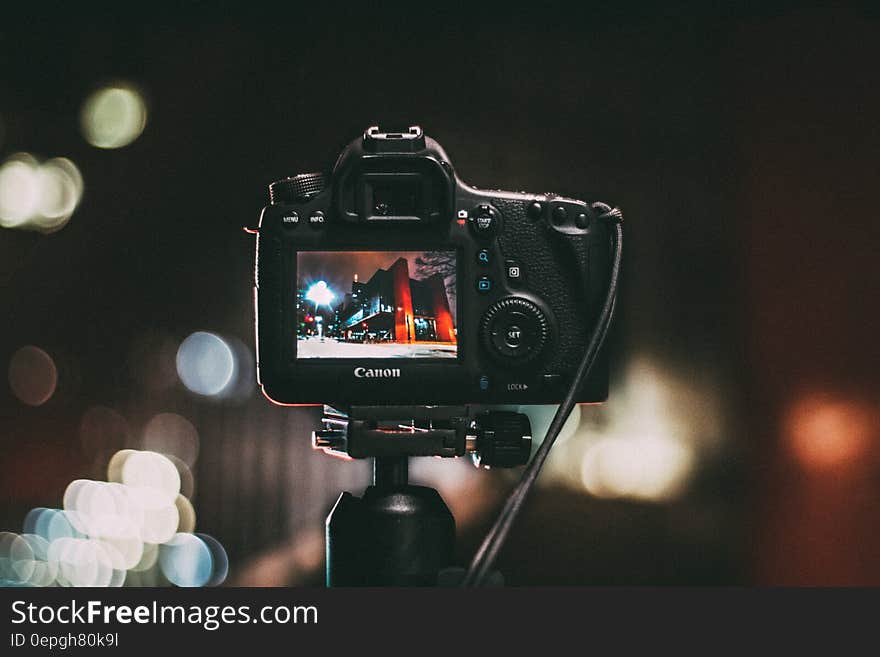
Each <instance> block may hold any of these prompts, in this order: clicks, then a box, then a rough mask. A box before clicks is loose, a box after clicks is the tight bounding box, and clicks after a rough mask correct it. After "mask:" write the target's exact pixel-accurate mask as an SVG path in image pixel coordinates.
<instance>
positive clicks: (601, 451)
mask: <svg viewBox="0 0 880 657" xmlns="http://www.w3.org/2000/svg"><path fill="white" fill-rule="evenodd" d="M693 461H694V455H693V452H692V451H691V450H690V449H689V448H688V447H687V446H686V445H684V444H682V443H680V442H677V441H675V440H672V439H669V438H666V437H660V436H653V437H649V438H637V437H615V438H606V439H603V440H600V441H599V442H597V443H595V444H593V445H590V447H589V448H588V449H587V451H586V453H585V454H584V458H583V463H582V466H581V468H582V469H581V476H582V479H583V483H584V486H585V487H586V489H587V490H588V491H589V492H590V493H591V494H593V495H596V496H597V497H629V498H633V499H640V500H651V501H662V500H666V499H669V498H672V497H675V496H676V495H677V494H679V493H680V492H681V490H682V488H683V486H684V484H685V482H686V480H687V476H688V474H689V473H690V471H691V469H692V468H693Z"/></svg>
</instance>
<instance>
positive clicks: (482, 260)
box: [477, 249, 489, 265]
mask: <svg viewBox="0 0 880 657" xmlns="http://www.w3.org/2000/svg"><path fill="white" fill-rule="evenodd" d="M477 264H480V265H488V264H489V249H480V250H479V251H477Z"/></svg>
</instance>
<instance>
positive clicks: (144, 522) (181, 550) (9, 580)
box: [0, 407, 229, 586]
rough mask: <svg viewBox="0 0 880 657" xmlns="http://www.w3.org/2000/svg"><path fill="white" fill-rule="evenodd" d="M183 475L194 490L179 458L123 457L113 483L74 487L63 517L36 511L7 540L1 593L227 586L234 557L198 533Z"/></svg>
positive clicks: (0, 549) (1, 536)
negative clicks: (31, 589) (69, 588)
mask: <svg viewBox="0 0 880 657" xmlns="http://www.w3.org/2000/svg"><path fill="white" fill-rule="evenodd" d="M96 408H100V407H96ZM104 410H108V409H104ZM102 415H104V414H103V411H102V412H101V413H97V414H96V415H95V416H96V417H100V416H102ZM117 415H118V414H115V412H112V413H111V414H110V415H105V418H106V417H110V418H113V419H114V422H115V421H116V420H118V418H117ZM99 424H100V423H99ZM181 472H186V473H188V477H189V480H190V483H189V484H188V485H189V487H190V489H191V488H192V474H191V472H190V470H189V467H188V466H187V465H186V464H185V463H184V462H183V461H181V460H180V459H179V458H177V457H176V456H171V455H168V456H166V455H163V454H159V453H157V452H151V451H141V450H134V449H123V450H119V451H118V452H117V453H116V454H114V455H113V456H112V457H111V458H110V461H109V463H108V464H107V473H108V478H109V479H111V481H96V480H91V479H77V480H74V481H72V482H70V484H69V485H68V486H67V488H66V489H65V491H64V498H63V507H64V508H63V509H50V508H45V507H37V508H34V509H31V510H30V511H29V512H28V513H27V515H26V516H25V518H24V522H23V533H22V534H15V533H11V532H0V586H165V585H168V584H176V585H178V586H206V585H207V586H215V585H218V584H220V583H222V582H223V581H224V580H225V579H226V577H227V574H228V571H229V560H228V557H227V555H226V551H225V549H224V548H223V546H222V545H221V544H220V543H219V542H218V541H217V540H216V539H214V538H212V537H211V536H208V535H206V534H198V535H196V534H194V533H193V532H194V530H195V527H196V513H195V509H194V508H193V505H192V503H191V502H190V500H189V499H188V498H187V497H186V496H185V495H183V494H182V493H181V492H179V491H180V486H181V480H180V473H181Z"/></svg>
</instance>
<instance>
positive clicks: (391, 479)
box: [373, 456, 409, 488]
mask: <svg viewBox="0 0 880 657" xmlns="http://www.w3.org/2000/svg"><path fill="white" fill-rule="evenodd" d="M408 483H409V458H408V457H406V456H377V457H376V458H374V459H373V485H374V486H375V487H376V488H396V487H398V486H406V485H407V484H408Z"/></svg>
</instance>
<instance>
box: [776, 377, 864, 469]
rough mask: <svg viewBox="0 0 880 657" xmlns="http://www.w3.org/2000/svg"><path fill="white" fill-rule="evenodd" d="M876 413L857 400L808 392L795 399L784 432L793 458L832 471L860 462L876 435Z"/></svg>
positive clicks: (813, 467) (802, 463)
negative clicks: (808, 393)
mask: <svg viewBox="0 0 880 657" xmlns="http://www.w3.org/2000/svg"><path fill="white" fill-rule="evenodd" d="M878 420H880V413H878V412H877V410H876V409H875V408H873V407H872V406H871V405H870V404H868V403H866V402H862V401H860V400H853V399H845V398H841V397H838V396H834V395H828V394H810V395H805V396H804V397H802V398H800V399H798V400H797V401H795V402H794V403H793V404H792V405H791V407H790V408H789V409H788V412H787V413H786V416H785V419H784V435H785V438H786V442H787V444H788V448H789V450H790V451H791V453H792V454H793V456H794V458H795V459H796V460H797V462H798V463H799V464H800V465H801V466H803V467H805V468H807V469H809V470H813V471H834V470H838V469H840V468H844V467H847V466H849V465H852V464H855V463H858V462H862V461H864V460H865V456H866V454H867V452H868V451H869V449H871V445H872V443H873V442H874V441H876V440H877V438H878V435H880V429H878V426H880V425H878Z"/></svg>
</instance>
